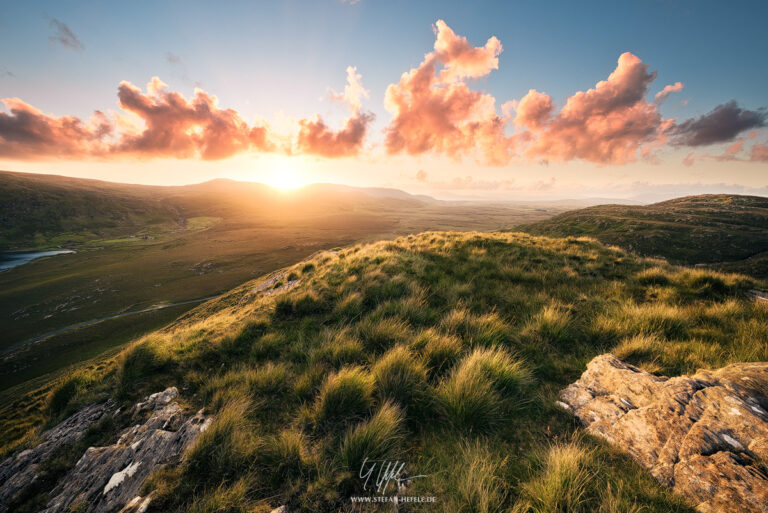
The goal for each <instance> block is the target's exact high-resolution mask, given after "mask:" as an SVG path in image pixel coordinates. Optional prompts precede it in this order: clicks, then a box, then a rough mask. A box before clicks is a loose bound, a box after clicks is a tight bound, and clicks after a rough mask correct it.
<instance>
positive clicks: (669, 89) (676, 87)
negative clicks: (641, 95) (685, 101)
mask: <svg viewBox="0 0 768 513" xmlns="http://www.w3.org/2000/svg"><path fill="white" fill-rule="evenodd" d="M682 90H683V83H682V82H675V83H674V84H670V85H666V86H664V89H662V90H661V91H659V92H658V93H656V96H654V98H653V101H654V102H656V105H661V104H662V103H664V100H666V99H667V97H668V96H669V95H670V94H672V93H679V92H680V91H682Z"/></svg>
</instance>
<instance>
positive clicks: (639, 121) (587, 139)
mask: <svg viewBox="0 0 768 513" xmlns="http://www.w3.org/2000/svg"><path fill="white" fill-rule="evenodd" d="M655 78H656V73H655V72H649V71H648V66H647V65H645V64H643V62H642V61H641V60H640V59H639V58H638V57H637V56H635V55H633V54H631V53H629V52H626V53H623V54H621V56H619V60H618V63H617V66H616V69H615V70H614V71H613V72H612V73H611V74H610V75H609V76H608V78H607V79H606V80H602V81H600V82H598V83H597V84H596V85H595V87H594V88H593V89H589V90H587V91H579V92H577V93H575V94H574V95H572V96H570V97H568V99H567V100H566V102H565V105H564V106H563V108H562V109H561V110H560V112H558V113H556V114H554V113H553V109H554V107H553V102H552V99H551V97H549V96H548V95H546V94H545V93H539V92H538V91H535V90H531V91H529V92H528V94H527V95H525V96H524V97H523V98H522V99H521V100H520V102H519V103H518V112H517V117H516V118H515V122H516V123H517V124H518V125H520V126H523V127H525V128H526V129H527V133H526V132H523V134H524V135H525V139H526V140H530V141H531V142H530V143H529V144H527V146H526V148H525V149H524V152H523V155H524V156H525V157H527V158H529V159H542V160H545V161H555V162H567V161H570V160H574V159H582V160H586V161H589V162H594V163H597V164H625V163H628V162H632V161H634V160H636V158H637V154H638V150H642V154H648V153H649V152H650V151H651V150H652V148H653V147H654V146H655V145H657V144H660V143H663V141H664V140H665V132H666V131H667V130H668V129H669V127H670V126H671V125H672V121H671V120H664V119H663V118H662V117H661V114H659V112H658V108H657V105H656V103H650V102H647V101H646V100H645V97H646V95H647V93H648V89H649V87H650V85H651V83H652V82H653V81H654V79H655ZM662 92H663V91H662Z"/></svg>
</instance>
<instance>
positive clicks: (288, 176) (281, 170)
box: [265, 166, 303, 190]
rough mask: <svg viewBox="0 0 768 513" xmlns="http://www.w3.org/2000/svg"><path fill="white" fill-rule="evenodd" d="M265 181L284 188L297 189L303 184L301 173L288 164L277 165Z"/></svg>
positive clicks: (278, 187)
mask: <svg viewBox="0 0 768 513" xmlns="http://www.w3.org/2000/svg"><path fill="white" fill-rule="evenodd" d="M265 183H266V184H267V185H271V186H272V187H275V188H277V189H282V190H290V189H296V188H298V187H301V186H302V185H303V184H302V180H301V176H300V175H299V173H297V172H296V170H295V169H292V168H291V167H288V166H278V167H275V168H274V169H273V170H272V171H271V172H270V173H269V175H268V176H267V177H266V179H265Z"/></svg>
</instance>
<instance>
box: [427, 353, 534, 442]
mask: <svg viewBox="0 0 768 513" xmlns="http://www.w3.org/2000/svg"><path fill="white" fill-rule="evenodd" d="M530 380H531V373H530V371H529V370H528V369H527V368H526V367H525V365H524V364H523V363H522V362H520V361H519V360H515V359H514V358H512V357H511V356H510V355H509V354H508V353H506V352H505V351H504V350H502V349H477V350H475V351H474V352H473V353H472V354H471V355H469V356H467V357H465V358H464V359H463V360H462V361H461V362H460V363H459V365H458V367H455V368H454V369H453V371H451V373H450V375H449V376H448V378H447V379H445V380H444V381H443V383H442V384H441V385H440V389H439V392H438V393H439V398H440V403H441V407H442V409H443V411H444V414H445V416H446V417H447V419H448V421H449V422H450V423H451V424H452V425H453V426H454V427H456V428H457V429H460V430H464V431H468V432H472V433H479V434H482V433H488V432H492V431H493V430H495V429H496V428H497V427H498V426H499V425H500V424H501V423H502V422H503V421H504V420H505V419H507V418H508V416H509V413H510V412H511V411H512V410H513V409H514V408H515V407H516V406H519V404H520V402H521V397H522V396H521V391H522V390H523V388H524V387H525V386H526V385H527V384H528V383H529V382H530Z"/></svg>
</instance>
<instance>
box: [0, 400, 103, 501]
mask: <svg viewBox="0 0 768 513" xmlns="http://www.w3.org/2000/svg"><path fill="white" fill-rule="evenodd" d="M114 407H115V404H114V403H113V402H112V401H106V402H102V403H98V404H92V405H90V406H87V407H85V408H83V409H82V410H80V411H78V412H77V413H75V414H74V415H72V416H70V417H67V418H66V419H64V420H63V421H62V422H60V423H59V424H57V425H56V426H55V427H53V428H51V429H49V430H48V431H45V432H44V433H43V434H42V435H40V439H41V440H42V442H40V443H39V444H38V445H37V446H35V447H34V448H32V449H27V450H25V451H21V452H19V453H18V454H16V455H14V456H11V457H9V458H7V459H6V460H5V461H3V462H2V463H0V512H3V513H4V512H6V511H8V504H9V503H10V502H11V501H12V499H13V497H14V496H15V495H16V494H17V493H18V492H19V491H21V490H22V489H23V488H25V487H27V486H28V485H29V484H31V483H33V482H34V481H35V480H36V479H37V477H38V472H37V471H38V468H39V466H40V464H41V463H43V462H44V461H45V460H47V459H48V458H49V457H50V456H51V455H52V454H53V452H54V451H55V450H56V449H58V448H59V447H62V446H64V445H69V444H72V443H74V442H77V441H78V440H80V438H82V436H83V435H84V434H85V432H86V430H87V429H88V428H89V427H90V426H91V425H93V424H95V423H96V422H98V421H99V420H101V419H102V418H103V417H104V416H105V415H106V414H108V413H110V412H111V411H112V410H113V409H114Z"/></svg>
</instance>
